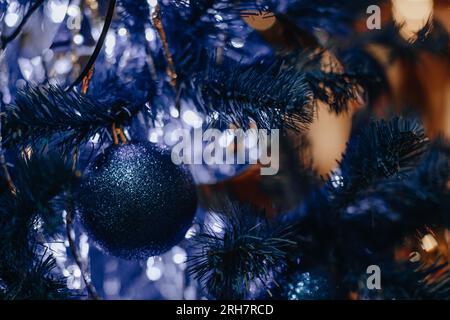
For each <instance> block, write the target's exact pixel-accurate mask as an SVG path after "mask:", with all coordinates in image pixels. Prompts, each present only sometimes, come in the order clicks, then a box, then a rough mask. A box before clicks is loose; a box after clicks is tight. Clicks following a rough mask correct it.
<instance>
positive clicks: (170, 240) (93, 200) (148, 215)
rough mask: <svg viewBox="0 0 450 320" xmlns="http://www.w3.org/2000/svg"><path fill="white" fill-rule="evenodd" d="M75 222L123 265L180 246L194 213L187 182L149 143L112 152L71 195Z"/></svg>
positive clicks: (181, 170)
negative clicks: (74, 198)
mask: <svg viewBox="0 0 450 320" xmlns="http://www.w3.org/2000/svg"><path fill="white" fill-rule="evenodd" d="M77 206H78V211H79V213H80V217H81V221H82V223H83V225H84V226H85V228H86V229H87V231H88V232H89V234H90V235H91V236H92V238H93V239H94V240H95V241H96V242H97V243H98V245H99V246H100V247H101V248H102V249H104V250H105V251H106V252H108V253H110V254H112V255H114V256H117V257H121V258H125V259H143V258H146V257H148V256H154V255H159V254H161V253H164V252H165V251H167V250H169V249H170V248H171V247H173V246H174V245H175V244H177V243H178V242H180V241H181V240H182V239H183V237H184V235H185V233H186V231H187V230H188V229H189V227H190V226H191V223H192V220H193V218H194V215H195V212H196V208H197V197H196V190H195V185H194V183H193V180H192V178H191V176H190V174H189V172H188V171H186V170H185V168H183V167H180V166H177V165H175V164H174V163H173V162H172V160H171V156H170V153H169V152H168V151H167V150H163V149H161V148H159V147H157V146H155V145H153V144H151V143H149V142H139V143H129V144H125V145H119V146H112V147H109V148H108V149H106V151H105V152H104V153H103V154H101V155H100V156H98V157H97V158H96V159H95V161H94V162H93V163H92V165H91V166H90V167H89V168H88V172H87V174H86V175H85V177H84V178H83V179H82V182H81V185H80V187H79V190H78V192H77Z"/></svg>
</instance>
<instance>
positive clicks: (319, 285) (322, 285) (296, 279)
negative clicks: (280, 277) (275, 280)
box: [286, 272, 329, 300]
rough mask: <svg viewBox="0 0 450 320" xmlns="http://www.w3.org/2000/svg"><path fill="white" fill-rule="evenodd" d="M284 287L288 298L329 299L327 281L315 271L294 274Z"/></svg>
mask: <svg viewBox="0 0 450 320" xmlns="http://www.w3.org/2000/svg"><path fill="white" fill-rule="evenodd" d="M286 287H287V290H288V291H287V298H288V299H289V300H321V299H329V286H328V282H327V280H326V278H324V277H323V276H322V275H320V274H318V273H316V272H304V273H299V274H296V275H294V276H293V277H292V279H291V282H290V283H287V285H286Z"/></svg>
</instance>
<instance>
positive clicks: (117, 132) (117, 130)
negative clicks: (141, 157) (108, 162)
mask: <svg viewBox="0 0 450 320" xmlns="http://www.w3.org/2000/svg"><path fill="white" fill-rule="evenodd" d="M111 131H112V137H113V142H114V144H115V145H118V144H119V139H120V141H121V142H122V144H126V143H127V137H126V136H125V133H124V132H123V129H122V128H121V127H117V126H116V123H115V122H113V124H112V127H111Z"/></svg>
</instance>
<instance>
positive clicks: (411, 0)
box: [391, 0, 433, 39]
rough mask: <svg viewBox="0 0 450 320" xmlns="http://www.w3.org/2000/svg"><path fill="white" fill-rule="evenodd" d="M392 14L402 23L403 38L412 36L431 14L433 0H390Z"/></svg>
mask: <svg viewBox="0 0 450 320" xmlns="http://www.w3.org/2000/svg"><path fill="white" fill-rule="evenodd" d="M391 1H392V14H393V16H394V20H395V21H396V22H397V23H398V24H402V25H403V27H402V29H401V34H402V36H403V37H404V38H405V39H411V38H414V35H415V33H416V32H417V31H418V30H420V29H421V28H422V27H423V26H424V25H425V24H426V22H427V20H428V19H429V18H430V16H431V15H432V14H433V0H391Z"/></svg>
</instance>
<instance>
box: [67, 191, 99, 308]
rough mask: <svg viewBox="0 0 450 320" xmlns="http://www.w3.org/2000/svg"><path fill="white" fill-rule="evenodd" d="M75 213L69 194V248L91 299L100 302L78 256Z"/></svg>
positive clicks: (69, 194)
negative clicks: (74, 225) (74, 226)
mask: <svg viewBox="0 0 450 320" xmlns="http://www.w3.org/2000/svg"><path fill="white" fill-rule="evenodd" d="M74 211H75V208H74V204H73V199H72V194H71V193H70V192H69V193H68V194H67V206H66V233H67V240H68V241H69V248H70V252H71V253H72V256H73V258H74V260H75V263H76V264H77V266H78V268H80V271H81V275H82V277H83V281H84V283H85V284H86V289H87V292H88V294H89V297H90V298H91V299H94V300H100V299H101V298H100V296H99V295H98V294H97V291H96V290H95V287H94V285H93V284H92V281H91V279H90V276H89V275H88V274H87V270H86V268H85V266H84V263H83V261H82V260H81V258H80V255H79V254H78V250H77V245H76V243H75V238H74V237H75V231H74V228H73V219H74V218H73V213H74Z"/></svg>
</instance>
